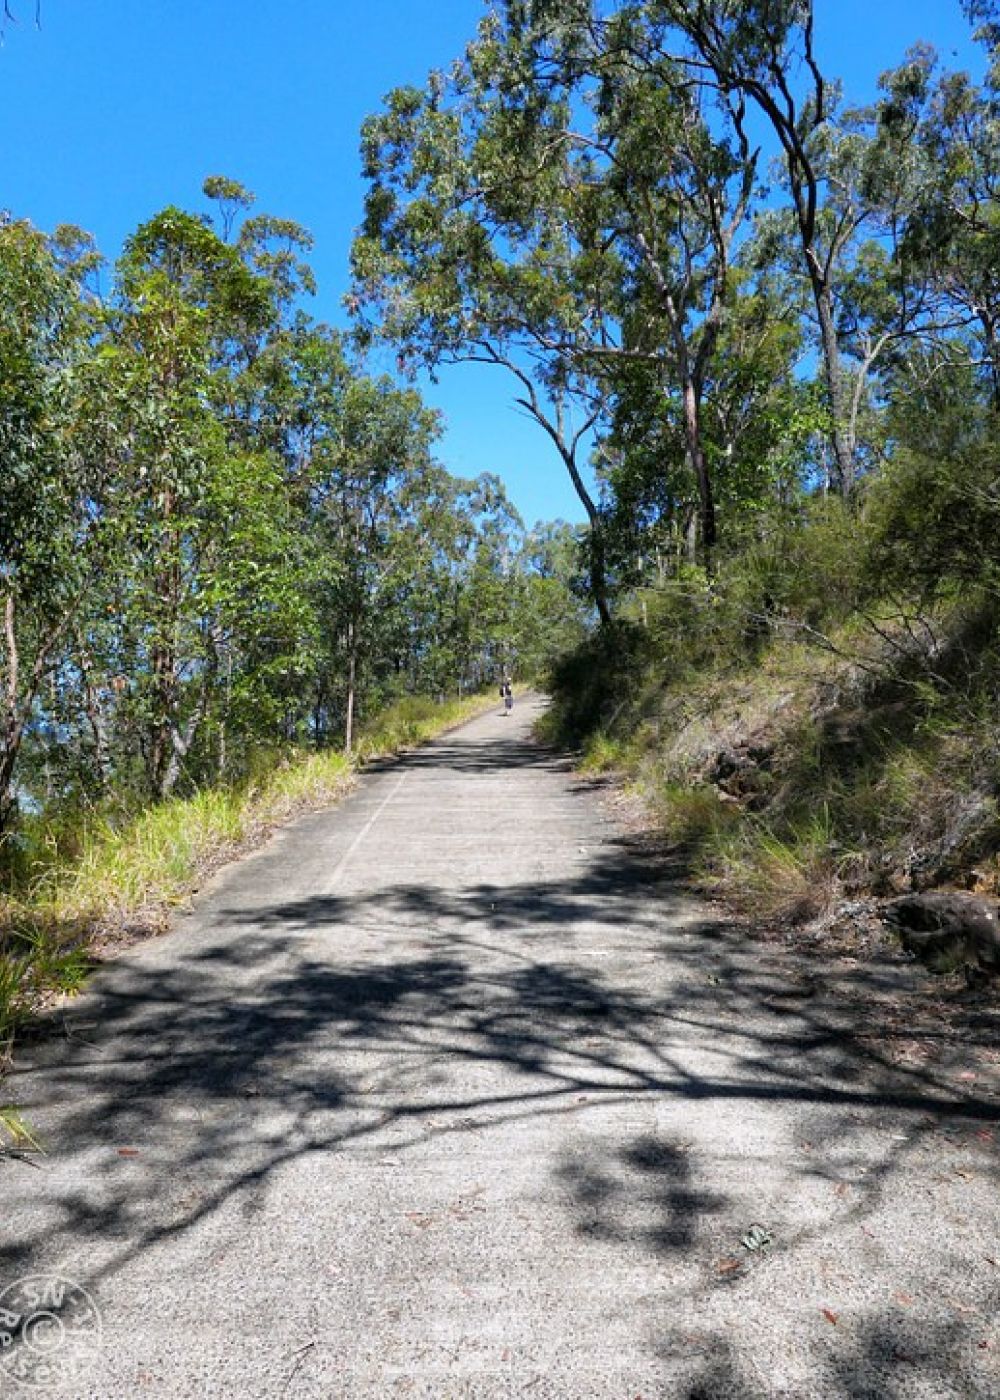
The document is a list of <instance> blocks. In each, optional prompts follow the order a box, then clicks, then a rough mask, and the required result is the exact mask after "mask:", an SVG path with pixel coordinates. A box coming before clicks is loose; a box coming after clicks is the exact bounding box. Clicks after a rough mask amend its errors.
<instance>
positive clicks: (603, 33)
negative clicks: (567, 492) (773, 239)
mask: <svg viewBox="0 0 1000 1400" xmlns="http://www.w3.org/2000/svg"><path fill="white" fill-rule="evenodd" d="M655 9H656V7H655V6H650V5H637V6H631V7H625V8H623V9H622V12H621V13H620V14H619V15H616V16H615V17H614V18H613V19H611V20H608V21H606V22H605V21H600V20H599V19H598V17H597V13H596V10H595V8H594V7H592V6H590V5H587V4H580V3H578V2H577V0H558V2H557V3H550V4H546V5H544V6H540V5H539V6H527V5H524V4H520V3H514V0H511V3H508V4H505V5H503V6H501V7H499V9H498V11H495V12H493V13H492V14H491V15H490V16H489V17H488V18H487V19H486V20H485V21H484V22H483V24H482V25H481V26H480V30H479V34H478V37H477V39H476V41H475V42H474V43H473V44H472V45H471V46H470V48H469V49H468V51H467V53H466V56H465V58H464V59H463V60H461V61H460V62H459V63H456V64H455V65H454V67H453V68H452V70H451V71H450V73H449V75H448V76H447V77H442V76H441V75H432V77H431V79H430V81H429V83H428V85H427V87H426V89H425V90H423V91H417V90H413V89H406V90H399V91H397V92H395V93H393V94H390V97H389V99H388V101H387V108H386V111H385V112H383V113H382V114H381V115H380V116H378V117H375V118H372V119H370V120H369V122H368V123H366V127H365V134H364V142H363V150H364V156H365V173H366V176H367V178H368V179H369V181H370V189H369V193H368V198H367V203H366V220H365V225H364V228H363V232H362V236H361V238H360V239H359V240H358V242H357V243H356V245H355V249H354V266H355V274H356V293H355V308H356V309H357V310H358V311H359V312H360V313H361V314H363V315H367V316H368V318H369V321H368V325H369V329H371V328H372V321H371V318H372V317H373V316H374V318H375V326H376V327H377V328H378V331H379V333H381V334H383V335H384V336H386V337H387V338H389V339H391V340H395V341H396V342H397V343H399V344H401V345H402V347H403V355H404V359H406V358H409V357H412V358H414V359H415V360H417V361H419V362H421V363H423V364H425V365H428V366H430V367H431V368H436V367H437V366H438V365H440V364H442V363H447V362H448V361H450V360H457V359H480V360H484V361H486V362H489V363H494V364H502V365H504V366H505V367H506V368H507V370H508V371H510V372H511V373H513V374H514V375H515V376H516V378H517V379H518V381H519V382H520V385H521V389H522V394H521V397H520V399H519V402H520V403H521V405H522V406H523V407H524V408H525V409H527V411H528V412H529V413H530V414H531V415H532V416H533V417H534V418H535V419H536V420H537V421H538V422H539V423H540V424H541V426H542V427H543V429H545V431H546V432H547V433H548V434H549V436H550V438H551V439H552V440H553V442H554V443H555V444H556V447H557V448H558V450H559V452H560V455H561V456H562V458H563V461H564V463H565V465H566V467H567V470H568V471H569V474H570V477H571V479H572V481H573V484H574V486H575V488H576V490H577V494H578V496H579V498H580V500H581V502H582V504H583V506H584V509H585V511H586V513H587V516H588V519H589V521H590V526H591V541H592V559H591V586H592V590H593V594H594V599H595V603H596V605H597V607H598V610H599V612H600V614H601V616H602V618H604V619H605V620H606V619H607V617H608V616H609V609H608V587H607V580H606V578H605V577H604V574H605V563H604V558H603V554H604V543H603V524H602V519H601V513H600V510H599V507H598V506H597V504H596V503H595V500H594V498H593V495H592V493H591V492H590V491H589V490H588V488H587V487H586V485H585V483H584V480H583V476H582V473H581V472H580V469H579V462H578V453H579V450H580V447H581V445H582V444H583V442H584V441H585V439H586V438H587V437H588V435H590V434H591V433H592V432H593V431H594V430H595V429H596V430H599V429H600V427H601V425H602V423H603V422H604V421H605V409H606V398H607V394H608V391H609V382H610V381H611V380H612V379H613V377H614V375H615V374H620V373H623V372H627V371H626V370H625V369H623V367H627V365H628V364H630V363H634V362H637V361H639V362H648V363H649V364H651V365H652V366H654V367H655V375H654V378H656V379H657V380H658V382H659V383H660V384H661V386H662V388H661V392H662V394H663V400H664V402H663V411H664V412H674V413H675V414H676V417H677V419H678V422H679V424H680V428H681V432H682V435H683V441H684V444H685V458H686V463H687V470H688V472H689V473H690V475H691V477H692V479H693V482H694V484H695V491H696V498H697V501H698V523H699V533H700V540H701V545H702V547H703V549H704V551H705V552H706V554H708V553H710V551H711V549H712V547H713V545H714V543H715V538H716V531H717V527H716V519H715V501H714V485H713V480H712V473H711V468H710V463H709V461H708V457H707V455H706V453H705V451H704V446H703V441H702V437H703V432H702V421H701V412H702V397H703V392H704V384H705V380H706V376H707V374H708V367H709V365H710V363H711V360H712V356H713V353H714V350H715V347H716V344H717V342H718V337H719V334H720V331H721V328H722V325H723V323H724V320H725V315H726V309H727V304H728V300H729V296H730V290H731V288H730V272H731V260H732V249H733V246H734V241H735V240H736V238H737V236H738V234H739V231H740V228H741V226H742V224H743V221H744V219H745V217H746V214H747V211H748V207H749V203H750V199H751V196H752V192H753V185H754V177H755V170H756V156H755V153H754V152H753V151H752V150H751V149H750V146H749V143H748V141H747V138H746V135H745V131H744V128H743V123H742V106H741V102H740V99H739V98H737V99H736V100H735V101H733V102H730V101H729V100H728V99H727V98H726V97H725V95H723V94H719V93H717V92H716V93H711V94H710V93H709V92H708V90H707V89H706V88H705V87H704V86H703V85H699V84H697V83H692V81H691V80H690V74H689V73H688V72H687V70H686V69H685V68H684V67H683V65H681V64H679V63H678V62H676V61H674V60H673V59H671V58H670V57H668V56H666V55H665V53H664V51H663V44H664V37H663V34H662V25H661V24H660V23H659V21H658V20H657V19H656V17H655V14H654V11H655ZM719 105H721V106H722V107H723V108H724V109H725V115H726V119H727V123H728V124H727V125H726V129H725V130H720V127H721V126H722V125H723V124H722V123H720V120H719V119H718V113H717V111H716V110H715V109H716V108H717V107H718V106H719ZM568 402H574V403H575V404H577V405H578V406H580V408H581V413H582V418H581V420H580V423H579V426H578V427H577V428H576V429H575V430H570V429H569V428H568V427H567V419H566V404H567V403H568Z"/></svg>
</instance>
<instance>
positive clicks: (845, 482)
mask: <svg viewBox="0 0 1000 1400" xmlns="http://www.w3.org/2000/svg"><path fill="white" fill-rule="evenodd" d="M807 261H808V262H809V264H810V282H811V284H812V291H813V300H814V301H815V303H816V315H817V317H818V319H819V332H820V345H821V348H822V351H823V377H824V379H825V380H826V392H827V398H828V401H829V405H830V434H829V436H830V448H831V450H832V452H833V470H832V472H831V474H830V478H831V479H830V485H831V487H832V489H833V490H834V491H836V492H837V493H838V495H841V496H845V497H846V496H849V495H850V494H851V492H852V491H853V490H854V473H855V464H854V444H853V442H852V440H851V433H850V428H849V425H848V410H847V405H846V403H845V401H844V379H843V375H842V374H841V366H840V342H839V340H838V339H837V327H836V324H835V322H834V315H833V297H832V296H831V293H830V284H829V281H828V280H827V279H826V278H825V277H823V276H822V275H821V274H820V273H819V272H818V271H817V270H816V269H815V268H813V265H812V260H811V259H809V258H807Z"/></svg>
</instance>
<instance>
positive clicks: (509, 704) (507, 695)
mask: <svg viewBox="0 0 1000 1400" xmlns="http://www.w3.org/2000/svg"><path fill="white" fill-rule="evenodd" d="M513 708H514V692H513V691H512V690H511V688H510V681H504V683H503V712H504V718H506V717H507V715H509V714H510V712H511V710H512V709H513Z"/></svg>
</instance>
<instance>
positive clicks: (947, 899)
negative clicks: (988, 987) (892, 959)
mask: <svg viewBox="0 0 1000 1400" xmlns="http://www.w3.org/2000/svg"><path fill="white" fill-rule="evenodd" d="M881 917H882V919H883V920H884V921H885V923H887V924H888V925H889V927H890V928H892V929H894V930H895V931H896V933H898V934H899V937H900V941H901V942H902V944H903V947H904V948H906V950H907V951H908V952H910V953H912V954H913V955H914V956H915V957H916V958H919V960H920V961H921V962H922V963H923V964H924V966H925V967H926V968H928V969H929V970H930V971H931V972H952V971H954V970H956V969H957V968H960V967H964V968H965V969H966V975H967V976H969V975H970V973H971V977H970V980H972V979H973V978H974V977H975V976H976V975H977V974H978V975H979V976H982V975H984V974H985V975H986V976H988V977H993V976H995V975H996V974H997V972H1000V922H998V920H997V909H996V906H995V905H992V904H989V903H987V902H986V900H984V899H980V898H978V896H976V895H973V894H965V893H962V892H960V891H953V890H932V891H928V892H925V893H923V894H904V895H903V896H901V898H899V899H893V900H890V902H889V903H888V904H885V905H883V907H882V910H881Z"/></svg>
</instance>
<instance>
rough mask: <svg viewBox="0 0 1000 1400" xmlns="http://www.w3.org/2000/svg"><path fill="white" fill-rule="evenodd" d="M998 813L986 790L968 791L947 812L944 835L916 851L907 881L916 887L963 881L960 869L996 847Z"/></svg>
mask: <svg viewBox="0 0 1000 1400" xmlns="http://www.w3.org/2000/svg"><path fill="white" fill-rule="evenodd" d="M998 844H1000V813H998V810H997V802H996V799H995V798H994V797H993V796H992V795H989V794H986V793H981V792H980V793H970V794H969V795H968V796H966V797H965V798H964V799H963V800H962V801H961V803H959V804H957V805H956V808H955V810H954V811H953V812H951V813H949V814H948V818H947V824H946V829H945V832H944V835H943V836H941V837H939V839H938V840H937V841H936V842H935V843H934V844H933V845H928V846H926V847H925V848H924V849H922V850H920V851H918V852H916V853H915V854H914V855H913V856H912V858H911V860H910V865H909V872H908V873H909V877H910V882H911V884H912V885H914V886H915V887H916V888H917V889H926V888H927V887H928V886H935V885H939V884H942V883H943V882H945V881H949V882H951V883H964V881H963V880H962V875H963V872H964V871H966V870H968V869H969V867H970V866H972V865H974V864H975V862H976V861H977V860H981V859H982V858H983V856H984V855H988V854H990V853H992V852H993V851H995V850H996V849H997V846H998Z"/></svg>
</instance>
